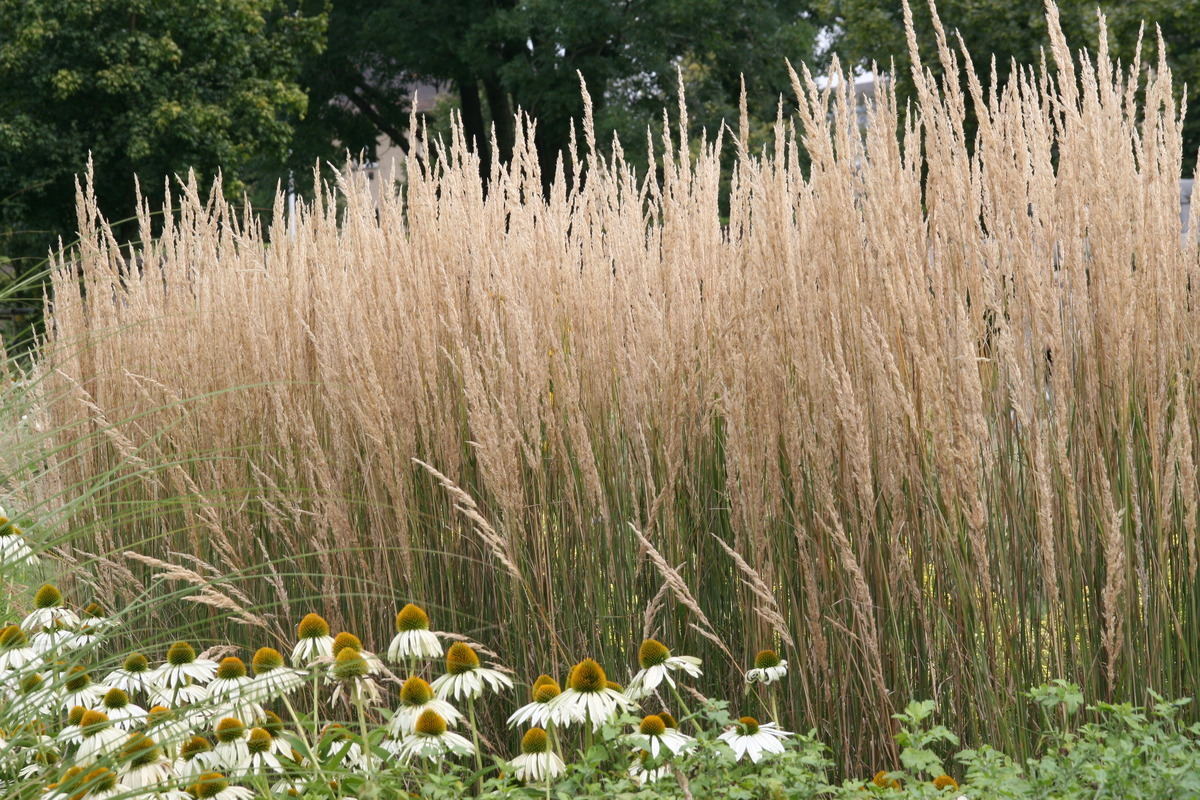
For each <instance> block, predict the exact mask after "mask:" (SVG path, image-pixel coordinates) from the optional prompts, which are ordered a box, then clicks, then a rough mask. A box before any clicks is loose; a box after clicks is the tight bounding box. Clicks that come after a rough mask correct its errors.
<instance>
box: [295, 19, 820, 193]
mask: <svg viewBox="0 0 1200 800" xmlns="http://www.w3.org/2000/svg"><path fill="white" fill-rule="evenodd" d="M808 5H809V4H808V3H806V2H804V1H803V0H669V1H668V2H664V0H522V1H521V2H517V0H487V1H484V2H480V1H479V0H444V1H443V2H439V3H427V2H422V0H383V1H382V2H363V1H362V0H337V2H335V3H334V5H333V8H332V12H331V15H330V34H329V46H328V48H327V49H326V50H325V52H324V53H322V54H321V55H320V56H318V57H316V58H315V59H313V62H312V66H311V68H310V69H309V70H308V72H307V73H306V74H309V75H311V76H313V78H314V80H313V81H312V83H311V84H309V85H310V87H311V90H312V93H311V94H310V99H311V102H312V105H313V106H314V107H316V106H317V105H320V104H321V103H319V102H318V94H319V95H320V97H321V98H322V101H321V102H323V103H325V104H327V105H329V106H330V107H332V108H334V109H340V110H341V111H338V112H337V113H339V114H340V113H342V111H345V112H346V113H347V115H348V116H353V114H354V113H357V114H358V115H360V116H359V121H360V122H361V121H363V120H368V121H370V122H371V123H372V124H373V125H374V127H375V130H376V132H377V133H385V134H387V135H388V136H389V137H390V138H391V139H392V140H393V141H394V142H396V143H397V144H398V145H399V146H400V147H401V148H405V147H407V136H408V133H407V131H406V130H405V128H406V127H407V124H408V114H409V102H410V101H411V97H409V96H408V94H407V92H406V87H408V88H411V86H412V85H413V83H414V82H416V81H417V80H421V81H426V82H437V83H445V84H448V85H450V86H452V88H453V93H454V106H455V107H456V108H457V109H458V111H459V112H460V113H461V115H462V124H463V127H464V131H465V133H466V135H467V137H468V140H469V141H471V142H472V143H473V144H474V146H475V147H477V148H478V150H477V152H478V154H479V156H480V159H481V166H482V170H483V172H484V173H485V174H486V172H487V170H488V169H489V167H490V164H491V162H492V160H493V159H494V158H500V159H506V158H508V157H509V156H510V155H511V152H512V147H513V141H514V136H515V129H514V125H513V119H514V113H515V111H516V110H517V109H520V110H522V111H524V112H526V113H528V114H529V115H530V116H531V117H533V118H534V119H536V120H537V131H538V154H539V160H540V162H541V167H542V171H543V176H544V178H545V179H546V180H549V179H551V178H552V177H553V172H554V165H555V161H556V159H557V157H558V154H559V153H560V152H561V151H562V150H563V149H565V148H566V146H567V144H568V141H569V136H570V123H571V120H572V119H579V118H580V117H581V116H582V114H583V102H582V96H581V93H580V90H579V78H578V74H582V75H583V78H584V80H585V81H586V82H587V85H588V90H589V93H590V94H591V97H592V100H593V102H594V104H595V112H596V119H597V124H598V128H599V133H600V134H601V135H602V136H603V137H604V138H605V140H606V141H607V137H608V134H610V133H611V132H613V131H619V132H620V134H621V137H622V141H623V142H624V143H625V144H626V147H627V150H629V151H630V155H631V156H632V157H637V156H639V155H641V152H642V151H643V150H644V147H645V138H646V134H645V131H646V125H647V124H651V125H657V124H658V123H659V121H660V120H661V114H662V108H663V106H664V104H670V103H672V102H673V98H674V95H675V86H676V67H677V66H684V67H688V70H687V75H688V77H689V79H690V82H691V85H690V86H689V98H690V102H692V103H693V104H694V106H695V108H696V109H697V110H698V111H700V112H703V111H705V110H706V109H708V110H713V109H719V110H720V111H722V112H724V111H726V110H729V109H733V111H734V113H733V116H732V117H731V119H736V108H737V96H738V89H739V84H738V79H739V75H740V74H742V73H745V75H746V80H747V84H748V89H749V92H750V96H751V97H752V98H754V99H755V100H756V102H760V103H761V110H763V113H765V114H766V116H767V117H768V118H770V119H774V115H775V101H776V97H777V94H778V93H779V92H784V91H788V92H789V93H790V90H789V89H788V82H787V77H786V68H785V66H784V61H783V59H784V58H785V57H790V58H792V59H793V60H798V59H805V58H808V57H809V56H810V55H811V53H812V48H813V43H814V41H815V37H816V30H817V29H816V26H815V24H814V21H813V19H812V18H811V15H810V14H809V12H808ZM758 110H759V109H756V112H757V111H758ZM331 113H332V112H331ZM315 119H317V117H316V116H315V115H314V116H312V117H310V120H315ZM694 121H695V122H696V124H697V125H700V124H708V125H709V127H710V128H712V127H713V126H715V125H716V124H718V123H719V121H720V117H715V118H710V116H708V115H705V114H704V113H700V114H699V115H698V116H697V118H696V119H695V120H694ZM493 126H494V128H495V133H496V149H497V151H498V152H495V153H493V152H492V147H491V129H492V127H493ZM357 132H358V133H359V134H361V133H363V129H362V128H359V129H357ZM341 140H342V141H347V142H350V141H352V142H353V145H352V146H351V150H356V149H357V148H359V147H366V148H367V149H368V150H370V149H371V145H372V144H373V143H371V142H366V141H365V140H363V139H362V138H359V139H354V138H353V137H352V136H351V135H350V134H349V133H347V134H345V135H344V137H343V138H342V139H341ZM296 152H297V155H298V156H299V155H300V151H299V150H297V151H296ZM303 155H304V156H305V157H311V155H312V154H311V153H305V154H303ZM308 163H310V164H311V160H309V161H308Z"/></svg>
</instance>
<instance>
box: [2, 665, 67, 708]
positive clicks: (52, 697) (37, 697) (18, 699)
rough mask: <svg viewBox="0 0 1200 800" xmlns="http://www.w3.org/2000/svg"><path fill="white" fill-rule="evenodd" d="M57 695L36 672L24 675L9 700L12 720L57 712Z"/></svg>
mask: <svg viewBox="0 0 1200 800" xmlns="http://www.w3.org/2000/svg"><path fill="white" fill-rule="evenodd" d="M58 697H59V693H58V692H56V691H55V690H54V688H53V687H51V686H50V685H49V684H48V683H47V682H46V680H45V679H44V678H43V677H42V676H41V675H40V674H39V673H36V672H33V673H29V674H26V675H24V676H23V677H22V678H21V682H20V683H18V684H17V690H16V691H15V692H13V695H12V697H11V698H9V707H8V711H10V712H12V718H13V719H25V718H28V717H38V716H47V715H50V714H55V713H57V712H58V710H59V700H58Z"/></svg>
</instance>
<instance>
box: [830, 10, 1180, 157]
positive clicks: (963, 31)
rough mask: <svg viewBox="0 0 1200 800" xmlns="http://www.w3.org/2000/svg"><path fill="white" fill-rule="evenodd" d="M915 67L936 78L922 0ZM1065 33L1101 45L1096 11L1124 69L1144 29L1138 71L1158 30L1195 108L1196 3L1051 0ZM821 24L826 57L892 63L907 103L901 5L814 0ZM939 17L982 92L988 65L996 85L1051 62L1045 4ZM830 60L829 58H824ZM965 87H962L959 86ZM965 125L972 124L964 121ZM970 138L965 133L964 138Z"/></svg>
mask: <svg viewBox="0 0 1200 800" xmlns="http://www.w3.org/2000/svg"><path fill="white" fill-rule="evenodd" d="M909 5H910V6H911V8H912V13H913V22H914V27H915V29H916V33H917V41H918V42H920V43H921V46H920V53H921V60H922V63H923V65H924V66H925V67H927V68H929V69H931V70H932V71H933V73H934V74H935V75H941V74H942V68H941V65H940V64H939V63H938V54H937V50H936V45H935V41H936V40H935V38H934V25H933V17H932V15H931V14H930V10H929V4H928V3H927V2H926V1H925V0H909ZM1057 5H1058V9H1059V17H1060V20H1061V24H1062V28H1063V33H1064V34H1066V37H1067V40H1068V41H1070V42H1078V43H1084V42H1086V43H1089V48H1090V49H1092V50H1093V52H1094V49H1095V45H1096V43H1097V42H1098V41H1099V22H1098V19H1097V16H1096V11H1097V9H1099V10H1100V11H1102V12H1104V14H1105V15H1106V17H1107V23H1108V34H1109V46H1110V48H1111V51H1112V55H1113V57H1114V58H1118V59H1120V60H1121V62H1122V63H1123V64H1124V65H1125V66H1126V67H1128V66H1129V65H1130V64H1131V63H1132V62H1133V59H1134V54H1135V52H1136V49H1137V42H1138V33H1139V28H1140V27H1141V25H1142V24H1143V23H1145V25H1146V35H1145V39H1144V41H1143V50H1142V66H1143V68H1146V67H1147V66H1148V65H1149V66H1153V65H1154V64H1156V63H1157V60H1158V42H1157V37H1156V33H1155V26H1156V25H1158V26H1160V27H1161V31H1162V36H1163V43H1164V44H1165V45H1166V58H1167V63H1168V65H1169V66H1170V68H1171V70H1172V71H1173V74H1174V86H1175V92H1176V98H1177V100H1179V99H1183V92H1184V91H1185V84H1186V91H1187V100H1188V105H1189V106H1191V107H1195V105H1196V103H1197V102H1198V101H1200V3H1198V2H1196V0H1057ZM818 6H819V8H820V12H821V16H822V20H823V21H825V22H828V23H830V24H831V25H832V26H833V27H832V29H833V30H834V31H835V36H834V38H833V41H832V42H831V47H830V49H829V53H830V54H832V53H834V52H836V53H837V54H838V55H839V56H840V57H842V59H843V62H845V61H847V60H848V61H849V62H851V63H853V64H857V65H859V66H861V67H864V68H868V69H869V68H870V66H871V63H872V62H876V63H877V64H878V65H879V69H880V70H883V71H886V70H888V69H889V67H890V64H891V62H892V60H893V59H894V60H895V73H894V75H895V77H896V79H897V87H898V93H899V95H900V102H901V104H903V102H904V101H905V100H906V99H913V97H914V94H913V88H912V81H911V79H910V77H909V76H910V71H911V65H912V62H911V59H910V58H909V51H908V44H907V42H906V40H905V34H904V16H903V11H902V6H901V4H900V3H899V2H898V1H897V0H819V2H818ZM937 12H938V17H939V18H940V19H941V22H942V25H943V27H944V28H945V30H946V33H947V36H948V37H949V39H950V41H949V45H950V47H951V49H952V50H954V51H955V52H956V53H958V52H959V50H958V46H959V45H958V37H959V36H961V37H962V42H963V44H964V45H965V46H966V48H967V50H968V52H969V53H970V54H971V60H972V62H973V63H974V65H975V70H976V72H978V73H979V76H980V79H981V80H982V81H983V82H984V89H985V91H986V90H987V88H988V87H989V86H990V85H991V84H992V81H991V80H990V77H989V76H990V75H991V74H992V63H993V59H994V63H995V69H996V76H997V78H998V79H999V82H998V84H997V85H1002V84H1004V83H1005V82H1007V80H1008V77H1009V74H1010V72H1011V70H1012V68H1013V64H1014V61H1015V63H1016V64H1023V65H1029V64H1038V63H1039V62H1040V60H1041V58H1042V55H1043V53H1044V54H1045V57H1046V59H1047V60H1050V59H1051V58H1052V56H1051V55H1050V38H1049V34H1048V32H1047V27H1046V6H1045V2H1044V0H939V2H938V3H937ZM827 57H828V56H827ZM963 88H964V90H965V88H966V83H965V80H964V83H963ZM968 122H969V123H970V120H968ZM968 133H969V134H970V131H968ZM1183 140H1184V146H1183V149H1184V167H1183V170H1184V175H1185V177H1186V176H1188V175H1190V174H1191V172H1192V170H1193V169H1194V168H1195V164H1196V153H1197V148H1200V119H1197V118H1196V115H1194V114H1189V115H1188V119H1187V120H1186V122H1185V125H1184V136H1183Z"/></svg>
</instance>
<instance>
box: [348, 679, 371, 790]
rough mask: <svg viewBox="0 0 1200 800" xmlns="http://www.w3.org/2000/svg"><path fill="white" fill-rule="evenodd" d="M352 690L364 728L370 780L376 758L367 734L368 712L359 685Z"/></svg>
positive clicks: (362, 728)
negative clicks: (364, 706)
mask: <svg viewBox="0 0 1200 800" xmlns="http://www.w3.org/2000/svg"><path fill="white" fill-rule="evenodd" d="M352 691H353V692H354V695H353V697H354V707H355V708H356V709H358V727H359V728H360V729H361V730H362V738H363V753H364V754H365V755H366V757H367V780H368V781H370V779H371V772H372V771H373V769H374V767H375V759H374V758H373V757H372V755H371V740H370V738H369V737H368V736H367V712H366V710H365V709H363V698H362V692H361V691H359V689H358V687H357V686H355V687H353V689H352Z"/></svg>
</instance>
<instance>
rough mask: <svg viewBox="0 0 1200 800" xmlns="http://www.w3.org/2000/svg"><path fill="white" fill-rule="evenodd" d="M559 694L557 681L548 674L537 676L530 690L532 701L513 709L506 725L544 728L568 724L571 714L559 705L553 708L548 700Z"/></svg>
mask: <svg viewBox="0 0 1200 800" xmlns="http://www.w3.org/2000/svg"><path fill="white" fill-rule="evenodd" d="M560 694H562V689H561V688H560V687H559V685H558V681H556V680H554V679H553V678H551V677H550V676H549V675H540V676H538V679H537V680H536V681H534V682H533V688H532V689H531V690H530V695H532V698H533V699H532V702H530V703H526V704H525V705H523V706H521V707H520V708H518V709H517V710H516V711H514V712H513V714H512V716H510V717H509V718H508V726H509V727H510V728H514V727H516V726H518V725H533V726H535V727H538V728H545V727H547V726H548V725H559V726H562V725H570V724H571V715H570V713H569V711H568V709H566V708H564V707H561V706H560V707H559V708H555V709H552V708H551V707H550V701H551V700H553V699H554V698H556V697H558V696H559V695H560Z"/></svg>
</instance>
